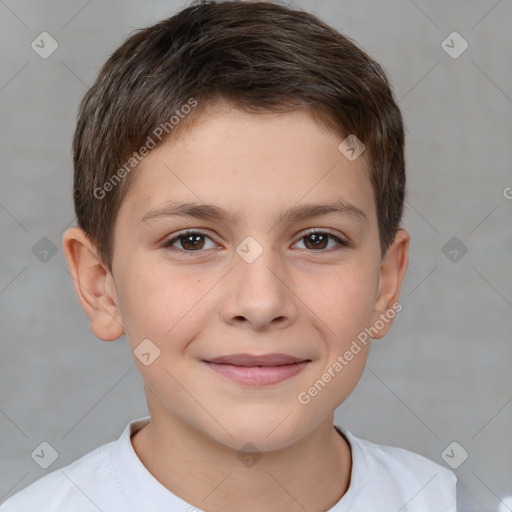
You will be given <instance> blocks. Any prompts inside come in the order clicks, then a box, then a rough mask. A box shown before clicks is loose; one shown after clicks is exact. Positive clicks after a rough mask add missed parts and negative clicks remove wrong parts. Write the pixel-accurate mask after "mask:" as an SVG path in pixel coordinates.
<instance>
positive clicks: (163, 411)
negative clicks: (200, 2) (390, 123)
mask: <svg viewBox="0 0 512 512" xmlns="http://www.w3.org/2000/svg"><path fill="white" fill-rule="evenodd" d="M341 140H342V139H341V138H340V136H339V135H337V134H334V133H332V132H329V131H327V130H326V129H325V128H322V127H320V126H319V125H318V124H317V123H316V122H315V121H314V120H313V118H312V117H311V116H310V114H308V113H307V112H306V111H300V110H297V111H293V112H287V113H285V114H257V115H249V114H247V113H244V112H242V111H239V110H237V109H235V108H234V107H230V106H228V105H226V104H221V105H217V106H216V107H211V108H209V109H208V110H207V111H205V113H202V114H201V115H200V117H199V118H198V119H196V120H195V122H194V123H193V124H191V125H190V127H189V128H187V130H185V131H182V132H179V133H178V137H175V138H174V139H172V140H167V141H165V142H164V143H163V144H162V145H161V146H158V147H157V148H156V149H154V150H153V151H151V152H150V154H149V155H148V156H147V157H145V158H144V160H143V161H142V162H141V163H140V164H139V166H138V168H137V170H136V172H137V174H136V175H135V176H134V178H135V179H134V182H133V184H132V187H131V188H130V190H129V191H128V193H127V195H126V198H125V199H124V201H123V202H122V204H121V207H120V210H119V214H118V217H117V220H116V225H115V242H114V251H113V265H112V272H109V271H108V269H107V268H106V266H105V265H104V264H103V263H102V262H101V260H100V259H99V258H98V257H97V251H96V248H95V246H94V245H93V244H92V243H91V242H90V240H89V239H88V238H87V237H86V236H85V234H84V233H83V232H82V231H81V230H80V229H79V228H77V227H73V228H70V229H68V230H67V231H66V233H65V235H64V240H63V246H64V251H65V254H66V258H67V260H68V263H69V266H70V269H71V273H72V276H73V278H74V283H75V288H76V291H77V294H78V298H79V300H80V303H81V305H82V307H83V308H84V310H85V312H86V313H87V315H88V317H89V319H90V324H91V329H92V331H93V332H94V334H95V335H96V336H97V337H98V338H100V339H102V340H105V341H111V340H116V339H118V338H119V337H121V336H122V335H123V334H126V337H127V340H128V343H129V345H130V348H131V350H132V351H134V350H135V349H136V348H137V346H138V345H139V344H140V343H141V342H142V340H144V339H147V338H149V339H150V340H151V341H152V343H154V345H156V346H157V347H158V348H159V350H160V355H159V357H157V358H156V359H155V360H154V361H153V362H152V363H151V364H150V365H147V366H146V365H144V364H142V362H141V361H140V360H139V359H138V358H136V357H135V362H136V364H137V366H138V368H139V371H140V373H141V375H142V377H143V379H144V382H145V391H146V396H147V401H148V408H149V412H150V415H151V421H150V423H149V424H148V425H147V426H146V427H144V428H142V429H141V430H140V431H138V432H137V433H136V434H135V435H134V436H133V437H132V444H133V447H134V449H135V452H136V453H137V455H138V456H139V458H140V459H141V461H142V463H143V464H144V465H145V466H146V468H147V469H148V470H149V471H150V472H151V473H152V474H153V476H154V477H155V478H156V479H157V480H158V481H159V482H161V483H162V484H163V485H164V486H165V487H167V488H168V489H170V490H171V491H172V492H174V493H175V494H176V495H178V496H180V497H181V498H182V499H184V500H186V501H187V502H189V503H191V504H192V505H194V506H196V507H198V508H200V509H205V510H208V511H209V512H221V511H222V512H230V511H235V510H243V509H246V510H251V511H254V512H259V511H261V512H263V511H265V512H268V511H274V510H275V511H284V512H287V511H290V512H292V511H293V512H295V511H301V512H303V510H304V509H305V510H309V511H324V510H327V509H329V508H330V507H332V506H334V504H336V503H337V502H338V501H339V500H340V499H341V498H342V496H343V495H344V494H345V492H346V491H347V489H348V487H349V483H350V471H351V467H352V466H351V465H352V461H351V453H350V446H349V445H348V443H347V441H346V440H345V439H344V437H342V436H340V435H339V434H338V433H337V432H336V431H335V430H334V428H333V419H334V410H335V409H336V408H337V407H338V406H339V405H340V404H341V403H342V402H343V401H344V400H345V398H346V397H347V396H348V395H349V394H350V393H351V391H352V390H353V389H354V387H355V385H356V384H357V382H358V380H359V378H360V376H361V374H362V372H363V369H364V366H365V363H366V359H367V355H368V347H369V344H368V345H367V346H366V347H365V346H362V345H361V347H362V350H361V351H360V352H359V353H358V354H357V355H355V356H354V357H353V359H352V360H351V361H350V362H349V363H348V364H347V365H346V366H345V367H344V368H343V371H341V372H340V373H338V374H336V376H335V377H334V378H332V380H331V381H330V382H329V383H328V384H327V385H326V386H325V387H324V388H323V389H322V390H321V391H320V392H319V393H318V394H317V396H315V397H313V398H311V401H310V402H309V403H308V404H306V405H304V404H302V403H300V402H299V401H298V399H297V397H298V394H299V393H300V392H303V391H307V390H308V388H310V387H311V386H312V384H313V383H314V382H315V381H317V380H318V379H319V378H321V376H322V374H323V373H324V372H325V371H326V370H327V369H328V368H329V367H331V366H332V365H333V363H334V362H335V361H336V360H337V357H338V356H339V355H343V354H344V353H345V352H346V351H347V350H348V349H349V347H350V346H351V344H352V342H353V340H355V339H356V337H357V335H358V334H359V333H361V332H362V331H363V330H364V329H365V328H369V327H370V326H373V325H374V324H375V322H376V321H377V320H378V319H379V318H381V316H380V315H382V314H385V313H386V311H389V310H390V309H392V308H393V304H395V305H396V303H397V301H398V300H399V294H400V289H401V286H402V281H403V278H404V275H405V272H406V269H407V266H408V251H409V234H408V233H407V232H406V231H405V230H403V229H401V230H399V231H398V233H397V236H396V238H395V241H394V243H393V244H392V246H390V248H389V250H388V251H387V253H386V255H385V256H384V258H382V259H381V254H380V249H379V237H378V228H377V217H376V205H375V204H374V200H373V191H372V186H371V183H370V179H369V175H368V171H367V169H366V161H365V158H364V153H363V155H361V156H360V157H359V158H357V159H356V160H354V161H349V160H348V159H347V158H345V156H344V155H343V154H342V153H341V152H340V151H339V150H338V145H339V144H340V142H341ZM338 198H343V199H344V200H345V201H348V202H350V203H352V204H353V205H356V206H357V207H358V208H359V209H361V210H362V211H363V212H364V213H365V215H366V217H367V221H364V220H361V219H359V218H358V217H356V216H353V215H347V214H339V213H336V214H327V215H322V216H320V217H314V218H306V219H302V220H298V221H297V220H295V221H279V215H280V214H281V212H282V211H283V210H284V209H286V208H288V207H291V206H296V205H297V204H299V205H301V204H304V203H324V202H328V201H331V200H335V199H338ZM176 200H183V201H184V200H187V201H196V202H200V203H203V202H204V203H211V204H214V205H216V206H218V207H221V208H224V209H226V210H227V211H228V212H230V213H231V212H233V213H234V212H238V213H239V218H238V219H236V220H235V219H225V220H222V221H220V220H212V219H196V218H192V217H172V216H167V217H159V218H154V219H153V220H151V221H147V222H141V219H142V217H143V216H144V215H145V214H146V213H147V212H149V211H150V210H154V209H158V208H161V207H162V206H164V205H165V204H167V203H169V202H170V203H172V202H175V201H176ZM313 228H315V229H318V231H321V232H323V233H325V230H327V231H330V232H332V234H334V235H335V236H338V237H339V238H341V239H344V240H348V241H349V242H351V245H350V246H348V247H344V246H342V245H339V244H338V243H337V241H336V240H334V239H332V238H330V237H329V238H327V240H325V239H324V240H325V241H324V242H321V243H320V245H319V246H314V245H313V241H314V239H313V240H312V238H311V235H309V236H308V237H306V238H304V237H305V235H306V234H307V233H304V232H310V231H311V230H312V229H313ZM185 229H196V230H199V231H201V232H202V233H204V234H205V235H206V236H205V237H203V238H200V239H199V248H198V249H194V246H193V245H192V244H191V243H190V240H189V244H188V245H187V238H186V237H185V239H183V238H182V239H181V241H180V239H178V240H177V241H176V242H174V244H173V248H170V247H165V246H164V243H165V242H166V241H168V240H170V239H171V238H173V237H174V236H176V234H177V233H179V232H180V231H183V230H185ZM248 236H251V237H253V239H254V240H256V241H257V243H258V244H259V245H260V246H261V248H262V250H263V252H262V253H261V254H260V255H259V256H258V257H257V258H256V259H255V261H253V262H252V263H248V262H246V261H245V260H244V259H243V258H241V257H240V256H239V255H238V254H237V252H236V249H237V247H238V246H239V245H240V244H241V242H242V241H244V239H245V238H246V237H248ZM324 236H325V235H324ZM315 247H320V248H319V249H315ZM173 249H174V251H173ZM187 250H188V252H187ZM391 324H392V321H388V322H385V323H384V327H383V328H382V329H381V331H380V332H379V334H377V335H375V336H373V337H374V338H381V337H383V336H384V335H385V334H386V333H387V331H388V330H389V328H390V326H391ZM275 352H279V353H285V354H291V355H295V356H298V357H301V358H306V359H310V360H311V362H310V363H309V364H308V365H307V366H306V367H305V368H304V369H303V370H302V371H301V372H300V373H298V374H297V375H295V376H293V377H291V378H289V379H287V380H285V381H282V382H280V383H277V384H273V385H267V386H246V385H243V384H240V383H237V382H234V381H232V380H230V379H228V378H226V377H225V376H223V375H221V374H218V373H217V372H215V371H213V370H211V369H210V368H209V367H207V365H205V363H203V362H202V359H205V358H212V357H216V356H221V355H227V354H233V353H251V354H267V353H275ZM246 443H252V444H253V445H255V446H256V447H257V450H258V452H259V454H260V455H261V458H260V460H258V462H257V463H256V464H254V465H252V466H247V465H246V464H244V463H243V461H241V460H240V458H239V457H237V454H238V453H239V450H240V448H241V447H243V446H244V445H245V444H246Z"/></svg>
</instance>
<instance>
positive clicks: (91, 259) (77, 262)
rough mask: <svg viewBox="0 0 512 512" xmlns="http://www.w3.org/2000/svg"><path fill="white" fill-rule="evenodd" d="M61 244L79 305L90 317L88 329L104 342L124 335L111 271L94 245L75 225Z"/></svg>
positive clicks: (68, 230) (66, 233)
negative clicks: (100, 257) (89, 327)
mask: <svg viewBox="0 0 512 512" xmlns="http://www.w3.org/2000/svg"><path fill="white" fill-rule="evenodd" d="M62 247H63V250H64V254H65V256H66V260H67V262H68V265H69V270H70V273H71V277H72V278H73V285H74V287H75V291H76V294H77V296H78V300H79V301H80V304H81V306H82V308H83V310H84V311H85V313H86V314H87V316H88V317H89V321H90V325H91V330H92V331H93V333H94V334H95V335H96V337H98V338H100V339H101V340H104V341H113V340H117V339H118V338H120V337H121V336H122V335H123V334H124V326H123V324H122V322H121V317H120V312H119V307H118V302H117V297H116V295H115V291H114V286H112V281H113V278H112V274H111V272H110V271H109V270H108V269H107V268H106V267H105V265H104V264H103V263H102V262H101V260H100V259H99V257H98V255H97V251H96V247H95V246H94V244H93V243H92V242H91V240H90V239H89V238H88V237H87V235H86V234H85V233H84V231H83V230H82V229H80V228H78V227H72V228H69V229H67V230H66V232H65V233H64V236H63V238H62Z"/></svg>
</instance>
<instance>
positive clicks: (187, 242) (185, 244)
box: [164, 231, 211, 252]
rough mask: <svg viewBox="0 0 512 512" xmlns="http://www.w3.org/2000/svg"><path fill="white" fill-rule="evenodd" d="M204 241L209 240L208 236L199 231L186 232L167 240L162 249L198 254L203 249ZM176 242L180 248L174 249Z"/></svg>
mask: <svg viewBox="0 0 512 512" xmlns="http://www.w3.org/2000/svg"><path fill="white" fill-rule="evenodd" d="M205 239H209V240H211V238H210V237H209V236H207V235H206V234H204V233H201V232H200V231H186V232H184V233H179V234H178V235H176V236H175V237H173V238H171V239H169V240H168V241H167V242H165V244H164V247H168V248H172V249H176V250H183V251H186V252H199V251H200V250H201V249H203V248H204V247H205ZM176 242H179V245H180V246H178V247H175V246H174V244H175V243H176ZM207 248H208V247H207Z"/></svg>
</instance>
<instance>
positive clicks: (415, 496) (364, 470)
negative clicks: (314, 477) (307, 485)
mask: <svg viewBox="0 0 512 512" xmlns="http://www.w3.org/2000/svg"><path fill="white" fill-rule="evenodd" d="M336 429H337V430H338V431H339V432H341V433H342V434H343V435H344V436H345V437H346V439H347V440H348V442H349V444H350V446H351V450H352V465H353V467H352V480H351V484H350V486H351V488H352V489H349V491H351V492H352V494H354V495H355V494H358V493H361V494H366V495H367V496H370V497H371V496H374V497H375V500H381V499H382V498H383V496H385V497H386V498H385V499H388V501H389V502H390V503H393V504H395V503H396V504H397V505H399V508H400V506H405V505H407V506H408V508H407V510H414V511H416V510H417V511H419V512H420V511H421V512H423V511H430V510H436V511H438V512H441V511H442V512H456V484H457V477H456V476H455V474H454V473H453V472H452V471H450V470H448V469H446V468H444V467H443V466H441V465H439V464H437V463H435V462H433V461H431V460H430V459H427V458H426V457H423V456H422V455H419V454H417V453H414V452H411V451H409V450H405V449H403V448H397V447H394V446H385V445H380V444H376V443H372V442H370V441H367V440H364V439H359V438H358V437H356V436H355V435H354V434H352V433H351V432H349V431H347V430H346V429H342V428H340V427H336ZM381 503H382V502H381ZM386 504H387V503H386Z"/></svg>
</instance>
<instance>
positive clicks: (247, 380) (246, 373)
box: [203, 354, 311, 386]
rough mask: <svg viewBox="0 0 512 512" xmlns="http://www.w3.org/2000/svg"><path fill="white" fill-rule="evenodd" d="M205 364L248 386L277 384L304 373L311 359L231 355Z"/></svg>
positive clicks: (280, 355) (284, 355) (275, 355)
mask: <svg viewBox="0 0 512 512" xmlns="http://www.w3.org/2000/svg"><path fill="white" fill-rule="evenodd" d="M203 362H204V363H205V364H206V365H207V366H208V367H210V368H211V369H212V370H214V371H215V372H216V373H220V374H222V375H223V376H224V377H226V378H228V379H229V380H232V381H235V382H237V383H238V384H244V385H248V386H263V385H271V384H277V383H278V382H281V381H284V380H286V379H288V378H290V377H293V376H294V375H297V374H298V373H299V372H300V371H302V370H303V369H304V368H305V367H306V366H307V365H308V364H309V363H310V362H311V359H302V358H299V357H295V356H290V355H288V354H265V355H261V356H255V355H251V354H231V355H228V356H220V357H214V358H210V359H208V360H203Z"/></svg>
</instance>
